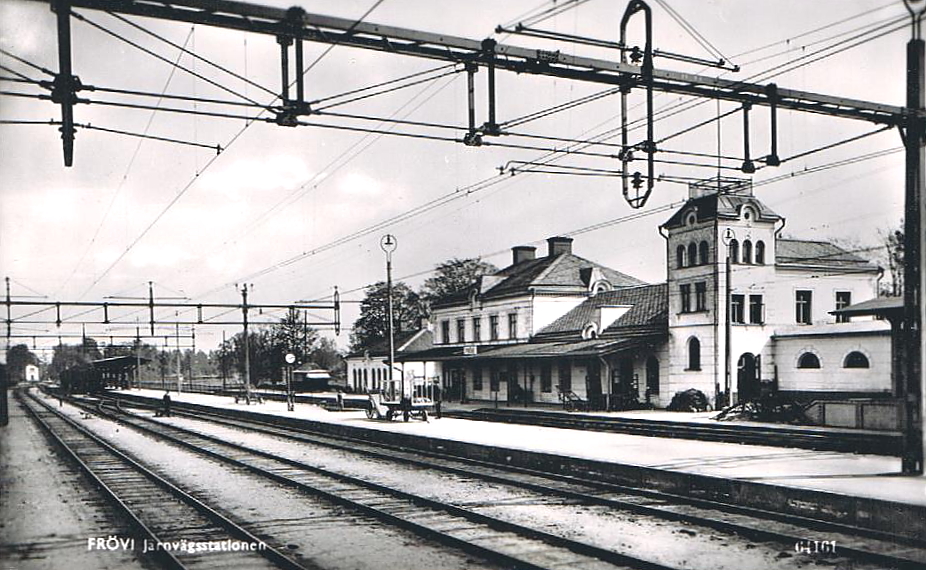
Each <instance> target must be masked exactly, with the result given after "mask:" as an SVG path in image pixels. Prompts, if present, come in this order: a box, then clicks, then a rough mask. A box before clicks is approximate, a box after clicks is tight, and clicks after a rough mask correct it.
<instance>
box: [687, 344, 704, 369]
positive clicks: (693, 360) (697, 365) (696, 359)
mask: <svg viewBox="0 0 926 570" xmlns="http://www.w3.org/2000/svg"><path fill="white" fill-rule="evenodd" d="M688 370H701V341H699V340H698V339H697V337H691V338H690V339H688Z"/></svg>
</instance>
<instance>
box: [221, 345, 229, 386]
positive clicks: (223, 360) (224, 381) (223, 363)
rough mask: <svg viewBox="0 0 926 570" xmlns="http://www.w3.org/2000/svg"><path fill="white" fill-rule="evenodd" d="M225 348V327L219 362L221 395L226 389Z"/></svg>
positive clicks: (226, 364)
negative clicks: (220, 367)
mask: <svg viewBox="0 0 926 570" xmlns="http://www.w3.org/2000/svg"><path fill="white" fill-rule="evenodd" d="M225 350H226V347H225V329H222V356H221V357H220V358H221V359H222V360H221V362H222V394H223V395H224V394H225V390H226V380H225V375H226V367H227V366H228V363H227V362H226V355H225Z"/></svg>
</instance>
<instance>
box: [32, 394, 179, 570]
mask: <svg viewBox="0 0 926 570" xmlns="http://www.w3.org/2000/svg"><path fill="white" fill-rule="evenodd" d="M16 399H17V400H18V401H19V402H20V405H21V406H22V407H23V408H24V409H25V410H26V412H28V413H29V415H30V416H31V417H32V419H33V420H34V421H35V422H36V423H37V424H38V425H39V426H41V428H42V430H43V431H44V432H45V434H46V435H47V436H48V437H49V438H50V439H51V440H52V442H54V444H55V446H57V447H58V448H59V449H61V450H62V451H63V452H64V453H65V454H66V455H67V457H68V458H69V459H70V460H71V461H73V462H74V463H76V464H77V466H78V467H79V468H80V470H81V471H82V472H83V473H84V474H85V475H86V476H87V477H89V478H90V479H91V480H92V481H93V483H94V485H96V488H97V489H99V490H100V491H101V492H102V493H103V494H104V495H105V496H106V498H107V499H108V500H109V502H110V503H112V504H114V505H115V506H116V507H117V508H118V510H119V511H120V513H121V514H122V515H123V516H125V517H126V518H127V519H128V520H129V523H130V524H131V525H132V526H134V527H135V529H136V530H138V531H139V532H140V533H141V535H142V537H143V539H147V540H151V541H157V540H158V537H157V535H155V534H154V531H152V530H151V529H149V528H148V526H147V525H145V523H144V522H142V521H141V519H139V518H138V516H137V515H136V514H135V512H134V511H132V509H130V508H129V506H128V505H126V504H125V502H124V501H123V500H122V499H120V498H119V496H118V495H117V494H116V492H115V491H113V490H112V489H111V488H110V487H109V485H107V484H106V483H104V482H103V480H102V479H100V477H99V475H97V474H96V472H95V471H94V470H93V469H92V468H91V467H90V466H89V465H87V463H86V462H85V461H84V460H83V459H81V458H80V457H79V456H78V455H77V453H76V452H75V451H74V450H73V449H71V447H70V446H68V444H67V443H65V442H64V440H63V439H62V438H61V436H60V435H58V433H56V432H55V430H53V429H52V427H51V426H50V425H48V422H47V421H45V419H44V418H42V417H41V415H39V412H37V411H36V410H35V409H33V408H32V407H31V406H29V405H28V404H26V403H25V401H24V400H23V397H22V393H21V391H17V392H16ZM157 553H158V554H159V555H160V556H162V558H161V562H162V563H163V564H164V565H165V566H166V567H167V568H175V569H177V570H186V566H184V565H183V563H182V562H180V560H178V559H177V557H176V556H174V555H173V553H171V552H168V551H166V550H158V551H157Z"/></svg>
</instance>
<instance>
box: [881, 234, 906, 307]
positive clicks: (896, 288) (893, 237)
mask: <svg viewBox="0 0 926 570" xmlns="http://www.w3.org/2000/svg"><path fill="white" fill-rule="evenodd" d="M903 228H904V222H903V220H900V225H899V226H898V227H897V228H894V229H892V230H887V231H879V232H878V233H879V234H880V235H881V240H882V241H883V242H884V248H885V249H886V250H887V268H888V271H890V273H891V275H890V277H891V281H890V286H889V288H888V290H887V291H885V293H886V294H888V295H891V296H895V297H896V296H899V295H903V277H904V230H903Z"/></svg>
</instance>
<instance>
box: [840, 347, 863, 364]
mask: <svg viewBox="0 0 926 570" xmlns="http://www.w3.org/2000/svg"><path fill="white" fill-rule="evenodd" d="M842 367H843V368H868V367H869V364H868V357H867V356H865V355H864V354H862V353H861V352H859V351H857V350H853V351H852V352H850V353H849V354H847V355H846V359H845V360H844V361H843V362H842Z"/></svg>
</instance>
